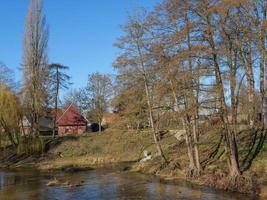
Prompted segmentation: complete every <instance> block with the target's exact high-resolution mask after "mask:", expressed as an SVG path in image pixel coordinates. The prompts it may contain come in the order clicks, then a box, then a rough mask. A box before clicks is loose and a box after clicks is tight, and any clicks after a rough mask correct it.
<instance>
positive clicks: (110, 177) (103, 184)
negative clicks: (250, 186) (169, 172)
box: [0, 169, 254, 200]
mask: <svg viewBox="0 0 267 200" xmlns="http://www.w3.org/2000/svg"><path fill="white" fill-rule="evenodd" d="M54 178H56V179H57V180H58V181H59V184H58V185H57V186H55V187H48V186H46V184H47V182H49V180H52V179H54ZM75 183H82V184H79V185H77V184H76V185H75ZM0 199H1V200H2V199H4V200H17V199H19V200H20V199H23V200H24V199H25V200H56V199H58V200H65V199H66V200H73V199H75V200H85V199H86V200H88V199H92V200H94V199H101V200H105V199H108V200H110V199H122V200H124V199H125V200H126V199H127V200H128V199H155V200H158V199H164V200H172V199H183V200H191V199H199V200H200V199H201V200H202V199H203V200H204V199H205V200H220V199H221V200H235V199H242V200H246V199H254V198H252V197H247V196H244V195H240V194H236V193H228V192H223V191H215V190H212V189H210V188H206V187H197V186H192V185H190V184H188V183H186V182H181V183H178V184H177V183H176V184H171V183H162V182H161V181H159V180H158V179H157V178H155V177H152V176H146V175H141V174H135V173H128V172H117V171H114V170H113V171H111V170H107V169H99V170H91V171H86V172H85V171H83V172H76V173H63V172H53V173H40V172H37V171H17V172H10V171H5V172H0Z"/></svg>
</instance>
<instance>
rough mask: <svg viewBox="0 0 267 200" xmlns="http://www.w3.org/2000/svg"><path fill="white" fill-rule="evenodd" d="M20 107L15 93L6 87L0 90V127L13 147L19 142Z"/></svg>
mask: <svg viewBox="0 0 267 200" xmlns="http://www.w3.org/2000/svg"><path fill="white" fill-rule="evenodd" d="M20 122H21V108H20V103H19V100H18V98H17V97H16V95H15V94H14V93H13V92H12V91H10V89H8V88H7V87H2V90H1V92H0V129H1V130H4V134H5V135H6V136H7V137H8V139H9V141H10V142H11V144H12V145H14V146H15V147H16V146H17V145H18V143H19V133H20Z"/></svg>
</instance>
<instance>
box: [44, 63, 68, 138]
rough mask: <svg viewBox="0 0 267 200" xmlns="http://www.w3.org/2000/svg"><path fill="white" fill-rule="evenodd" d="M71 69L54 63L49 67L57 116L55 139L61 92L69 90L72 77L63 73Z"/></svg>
mask: <svg viewBox="0 0 267 200" xmlns="http://www.w3.org/2000/svg"><path fill="white" fill-rule="evenodd" d="M67 69H69V67H67V66H64V65H61V64H58V63H52V64H50V65H49V87H50V92H51V93H50V96H51V98H52V101H53V102H54V108H55V113H54V114H55V116H54V128H53V137H55V131H56V120H57V111H58V101H59V90H60V89H68V88H69V85H70V84H71V83H70V78H71V77H70V76H69V75H67V74H66V73H64V72H62V71H63V70H67Z"/></svg>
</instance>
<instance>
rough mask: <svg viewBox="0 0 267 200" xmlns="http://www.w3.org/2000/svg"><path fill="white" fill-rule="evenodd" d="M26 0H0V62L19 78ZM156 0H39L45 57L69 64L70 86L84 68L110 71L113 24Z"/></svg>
mask: <svg viewBox="0 0 267 200" xmlns="http://www.w3.org/2000/svg"><path fill="white" fill-rule="evenodd" d="M29 2H30V1H29V0H0V3H1V6H0V27H1V28H0V61H3V62H4V63H5V64H6V65H7V66H8V67H10V68H12V69H13V70H14V71H15V74H16V80H17V81H19V80H21V71H20V70H18V68H19V67H20V64H21V63H22V39H23V32H24V25H25V17H26V14H27V9H28V5H29ZM156 2H159V0H43V4H44V12H45V15H46V18H47V23H48V25H49V28H50V37H49V61H50V62H59V63H62V64H64V65H68V66H69V67H70V71H69V74H70V75H71V76H72V82H73V83H74V85H73V86H72V87H75V88H78V87H83V86H85V84H86V81H87V76H88V74H89V73H92V72H95V71H99V72H103V73H114V70H113V68H112V63H113V61H114V59H115V58H116V54H117V53H118V50H117V49H116V48H114V47H113V43H114V42H115V41H116V38H118V37H119V36H120V35H121V34H122V32H121V30H120V28H119V25H121V24H123V23H124V22H125V21H126V18H127V13H129V12H130V13H131V12H133V10H134V9H135V8H137V7H146V8H148V9H151V8H153V7H154V5H155V4H156Z"/></svg>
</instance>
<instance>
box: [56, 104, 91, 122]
mask: <svg viewBox="0 0 267 200" xmlns="http://www.w3.org/2000/svg"><path fill="white" fill-rule="evenodd" d="M57 125H58V126H86V125H87V120H86V119H85V118H84V117H83V116H82V115H81V114H80V113H79V112H78V110H77V108H76V107H75V106H74V105H73V104H71V105H70V106H69V107H68V108H67V109H66V110H65V112H64V113H63V114H62V115H61V117H59V118H58V120H57Z"/></svg>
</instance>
